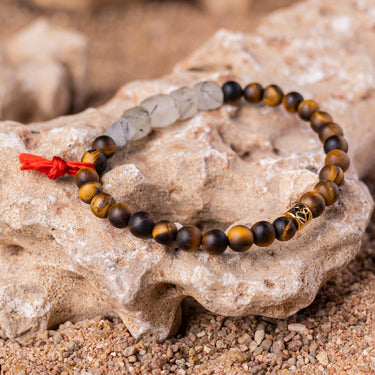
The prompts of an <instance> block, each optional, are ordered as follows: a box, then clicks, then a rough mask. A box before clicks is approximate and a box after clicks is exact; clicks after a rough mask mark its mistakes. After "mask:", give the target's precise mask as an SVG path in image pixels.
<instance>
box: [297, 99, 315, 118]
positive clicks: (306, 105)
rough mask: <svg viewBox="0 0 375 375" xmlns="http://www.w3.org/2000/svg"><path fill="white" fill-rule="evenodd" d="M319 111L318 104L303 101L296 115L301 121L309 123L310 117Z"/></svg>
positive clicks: (312, 101)
mask: <svg viewBox="0 0 375 375" xmlns="http://www.w3.org/2000/svg"><path fill="white" fill-rule="evenodd" d="M318 110H319V104H318V103H317V102H316V101H314V100H304V101H302V102H301V103H300V104H299V106H298V109H297V111H298V115H299V117H300V118H301V119H302V120H305V121H310V119H311V116H312V115H313V114H314V113H315V112H316V111H318Z"/></svg>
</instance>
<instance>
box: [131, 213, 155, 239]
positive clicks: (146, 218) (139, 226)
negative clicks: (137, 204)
mask: <svg viewBox="0 0 375 375" xmlns="http://www.w3.org/2000/svg"><path fill="white" fill-rule="evenodd" d="M128 225H129V229H130V232H131V233H132V234H133V236H135V237H139V238H149V237H151V236H152V230H153V229H154V226H155V219H154V217H153V216H152V215H151V214H149V213H148V212H145V211H138V212H136V213H135V214H133V215H132V216H130V219H129V223H128Z"/></svg>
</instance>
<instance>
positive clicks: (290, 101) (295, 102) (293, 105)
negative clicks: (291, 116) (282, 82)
mask: <svg viewBox="0 0 375 375" xmlns="http://www.w3.org/2000/svg"><path fill="white" fill-rule="evenodd" d="M302 101H303V96H302V95H301V94H300V93H298V92H295V91H292V92H289V93H288V94H286V95H284V97H283V106H284V108H285V109H286V110H287V111H288V112H290V113H295V112H297V109H298V106H299V104H300V103H301V102H302Z"/></svg>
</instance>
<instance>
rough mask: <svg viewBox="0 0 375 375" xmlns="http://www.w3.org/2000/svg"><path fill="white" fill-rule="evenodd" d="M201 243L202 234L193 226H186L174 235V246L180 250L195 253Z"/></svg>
mask: <svg viewBox="0 0 375 375" xmlns="http://www.w3.org/2000/svg"><path fill="white" fill-rule="evenodd" d="M201 242H202V233H201V231H200V230H199V228H198V227H196V226H195V225H186V226H184V227H182V228H181V229H179V230H178V232H177V234H176V244H177V246H178V247H179V248H180V249H181V250H185V251H196V250H198V248H199V246H200V245H201Z"/></svg>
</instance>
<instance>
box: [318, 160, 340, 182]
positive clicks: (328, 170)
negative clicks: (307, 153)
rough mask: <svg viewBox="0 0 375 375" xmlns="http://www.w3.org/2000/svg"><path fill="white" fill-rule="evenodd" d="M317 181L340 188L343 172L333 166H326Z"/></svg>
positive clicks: (336, 166)
mask: <svg viewBox="0 0 375 375" xmlns="http://www.w3.org/2000/svg"><path fill="white" fill-rule="evenodd" d="M319 180H329V181H332V182H334V183H335V184H336V185H337V186H340V185H341V184H342V183H343V181H344V171H343V170H342V169H341V168H340V167H339V166H338V165H335V164H327V165H326V166H324V167H323V168H322V169H321V170H320V172H319Z"/></svg>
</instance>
